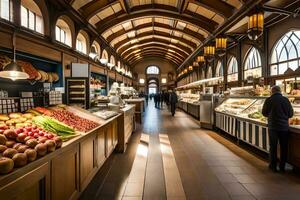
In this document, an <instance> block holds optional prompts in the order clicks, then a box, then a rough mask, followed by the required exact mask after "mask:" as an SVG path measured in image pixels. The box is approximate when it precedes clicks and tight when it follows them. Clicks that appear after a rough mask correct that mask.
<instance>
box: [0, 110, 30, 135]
mask: <svg viewBox="0 0 300 200" xmlns="http://www.w3.org/2000/svg"><path fill="white" fill-rule="evenodd" d="M34 116H35V115H33V114H31V113H25V114H22V113H10V114H8V115H6V114H0V128H1V126H9V127H10V128H18V127H23V126H28V125H30V124H31V123H32V118H33V117H34ZM0 133H1V131H0Z"/></svg>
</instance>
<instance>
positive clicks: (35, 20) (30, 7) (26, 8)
mask: <svg viewBox="0 0 300 200" xmlns="http://www.w3.org/2000/svg"><path fill="white" fill-rule="evenodd" d="M1 1H2V0H1ZM21 26H23V27H26V28H28V29H30V30H33V31H36V32H38V33H41V34H44V20H43V15H42V12H41V10H40V8H39V7H38V5H36V4H35V3H34V1H33V0H21Z"/></svg>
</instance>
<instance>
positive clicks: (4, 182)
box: [0, 106, 134, 200]
mask: <svg viewBox="0 0 300 200" xmlns="http://www.w3.org/2000/svg"><path fill="white" fill-rule="evenodd" d="M133 108H134V106H130V107H127V108H125V110H124V112H123V113H121V114H119V115H117V116H115V117H113V118H110V119H108V120H106V121H104V120H101V119H100V118H98V117H96V116H95V117H94V116H92V118H94V119H97V120H98V122H99V123H101V125H100V126H99V127H97V128H95V129H94V130H91V131H90V132H88V133H84V134H81V135H80V136H78V137H76V138H73V139H71V140H69V141H67V142H64V143H63V145H62V147H61V148H60V149H57V150H56V151H55V152H52V153H50V154H47V155H46V156H44V157H42V158H39V159H38V160H36V161H34V162H32V163H29V164H28V165H26V166H24V167H22V168H20V169H15V170H14V171H13V172H12V173H10V174H7V175H2V176H0V197H1V199H5V200H9V199H22V200H27V199H28V200H37V199H46V200H50V199H53V200H67V199H78V198H79V196H80V194H81V193H82V192H83V191H84V189H85V188H86V187H87V185H88V184H89V183H90V181H91V180H92V178H93V177H94V176H95V174H96V173H97V171H98V170H99V169H100V168H101V166H102V165H103V163H104V162H105V161H106V159H107V158H108V157H109V156H110V154H111V153H112V152H113V150H114V149H115V147H116V146H117V144H118V142H119V141H122V140H119V137H120V136H121V135H122V134H124V133H126V134H124V135H125V137H124V138H125V141H126V142H127V141H128V139H129V137H130V135H131V133H132V131H131V130H133V129H132V128H131V129H130V128H124V130H130V134H129V132H124V131H123V132H124V133H122V134H121V132H122V128H119V127H120V125H119V124H118V123H119V122H122V121H124V124H128V123H130V122H128V121H126V116H127V115H128V116H130V112H132V113H133V111H132V110H133ZM129 111H130V112H129ZM80 114H81V113H80ZM86 114H87V112H86ZM81 115H84V112H82V114H81ZM131 115H133V114H131ZM124 116H125V117H124ZM123 118H124V119H123ZM131 120H133V119H131Z"/></svg>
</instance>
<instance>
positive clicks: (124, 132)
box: [117, 105, 136, 153]
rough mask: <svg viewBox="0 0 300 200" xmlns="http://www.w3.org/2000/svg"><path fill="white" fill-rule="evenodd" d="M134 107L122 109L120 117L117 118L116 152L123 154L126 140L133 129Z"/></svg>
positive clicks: (129, 106)
mask: <svg viewBox="0 0 300 200" xmlns="http://www.w3.org/2000/svg"><path fill="white" fill-rule="evenodd" d="M135 108H136V107H135V105H128V106H126V107H125V108H123V109H122V110H121V111H122V115H121V116H120V117H119V118H118V146H117V151H118V152H122V153H123V152H125V151H126V147H127V143H128V140H129V138H130V136H131V134H132V132H133V131H134V129H135V120H134V118H135Z"/></svg>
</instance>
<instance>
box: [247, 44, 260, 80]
mask: <svg viewBox="0 0 300 200" xmlns="http://www.w3.org/2000/svg"><path fill="white" fill-rule="evenodd" d="M261 76H262V67H261V56H260V53H259V51H258V50H257V49H256V48H254V47H251V49H250V50H249V51H248V53H247V57H246V59H245V62H244V80H247V78H248V77H253V78H260V77H261Z"/></svg>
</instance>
